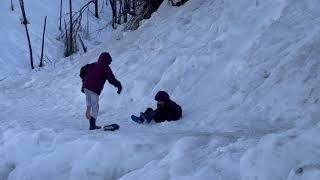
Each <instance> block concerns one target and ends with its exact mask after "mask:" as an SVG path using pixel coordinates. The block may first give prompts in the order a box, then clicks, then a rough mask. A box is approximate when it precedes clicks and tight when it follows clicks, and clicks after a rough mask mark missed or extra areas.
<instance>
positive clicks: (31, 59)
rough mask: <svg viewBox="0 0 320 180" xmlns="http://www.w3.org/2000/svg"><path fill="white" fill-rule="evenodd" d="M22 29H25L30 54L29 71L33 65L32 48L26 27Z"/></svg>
mask: <svg viewBox="0 0 320 180" xmlns="http://www.w3.org/2000/svg"><path fill="white" fill-rule="evenodd" d="M24 27H25V29H26V33H27V38H28V45H29V52H30V65H31V69H34V65H33V55H32V47H31V41H30V36H29V31H28V26H27V25H26V24H25V25H24Z"/></svg>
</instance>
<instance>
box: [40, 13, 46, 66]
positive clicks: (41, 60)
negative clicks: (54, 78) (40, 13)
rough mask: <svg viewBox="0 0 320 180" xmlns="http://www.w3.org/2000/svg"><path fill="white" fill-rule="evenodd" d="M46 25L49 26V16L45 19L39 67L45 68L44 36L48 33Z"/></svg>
mask: <svg viewBox="0 0 320 180" xmlns="http://www.w3.org/2000/svg"><path fill="white" fill-rule="evenodd" d="M46 24H47V16H46V17H45V18H44V25H43V34H42V48H41V57H40V64H39V67H42V66H43V49H44V36H45V33H46Z"/></svg>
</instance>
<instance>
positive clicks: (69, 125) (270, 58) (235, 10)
mask: <svg viewBox="0 0 320 180" xmlns="http://www.w3.org/2000/svg"><path fill="white" fill-rule="evenodd" d="M57 4H58V3H57ZM319 5H320V2H319V1H317V0H305V1H296V0H265V1H259V0H256V1H250V0H242V1H237V2H235V1H231V0H192V1H191V0H190V1H188V2H187V3H186V4H185V5H184V6H182V7H179V8H177V7H171V6H169V5H168V4H167V3H163V4H162V6H161V7H160V9H159V11H158V12H156V13H155V14H154V15H153V16H152V18H151V19H149V20H145V21H143V23H142V25H141V27H140V28H139V29H138V30H137V31H134V32H117V34H113V35H112V36H109V38H106V42H105V43H104V44H103V45H101V46H99V47H97V48H96V49H92V50H90V52H89V53H87V54H84V55H82V56H74V57H73V58H72V59H63V60H60V61H57V63H55V64H54V65H53V64H51V65H48V66H46V67H45V68H44V69H41V70H40V71H36V72H31V73H26V74H25V75H20V76H8V77H7V78H6V79H5V80H3V81H1V82H0V86H1V89H0V101H1V103H0V109H1V113H0V123H1V126H0V130H1V131H0V132H1V133H0V147H1V148H0V159H1V161H0V179H10V180H15V179H19V180H20V179H35V180H37V179H159V180H160V179H175V180H176V179H183V180H185V179H221V180H222V179H223V180H240V179H242V180H271V179H272V180H297V179H303V180H315V179H319V174H320V173H319V164H320V162H319V161H320V158H319V152H318V149H319V141H318V140H317V138H316V137H318V136H319V135H320V133H319V130H320V128H319V115H320V111H319V92H320V91H319V84H320V78H319V72H320V71H319V70H320V61H319V57H320V56H319V55H320V50H319V47H320V25H319V24H320V11H319V10H318V8H317V7H319ZM0 15H1V18H2V17H6V16H7V14H6V13H3V12H2V11H1V13H0ZM52 31H54V30H52ZM21 39H23V37H21ZM8 41H10V43H11V44H14V42H11V40H8ZM6 43H7V42H4V43H2V42H1V44H0V45H1V46H3V45H4V44H6ZM19 45H21V44H19ZM11 47H15V46H14V45H11ZM55 47H56V46H55ZM102 51H109V52H110V53H111V55H112V57H113V63H112V65H111V67H112V69H113V70H114V73H115V75H116V77H118V78H119V80H120V81H121V82H122V84H123V87H124V89H123V92H122V94H121V95H117V94H116V89H115V88H114V87H111V86H110V85H106V86H105V90H104V92H103V94H102V96H101V100H100V107H101V108H100V109H101V110H100V117H99V120H98V123H99V124H107V123H111V122H112V123H114V122H116V123H119V124H120V126H121V129H120V130H119V131H116V132H113V133H110V132H102V131H95V132H89V131H88V130H87V128H88V122H86V120H85V118H84V109H85V103H84V96H83V94H82V93H81V92H80V87H81V82H80V79H79V77H78V73H79V69H80V67H81V66H82V65H84V64H86V63H88V62H92V61H95V60H96V59H97V57H98V56H99V54H100V53H101V52H102ZM2 52H4V51H3V50H2V49H1V56H0V58H1V59H6V57H7V56H6V55H3V54H2ZM24 56H25V58H27V57H28V55H24ZM8 63H9V62H8ZM17 68H21V69H23V68H24V67H17ZM4 72H5V74H10V72H9V71H4ZM160 89H161V90H166V91H168V92H169V93H170V95H171V96H172V99H174V100H176V101H177V102H178V103H179V104H181V105H182V107H183V110H184V117H183V119H182V120H181V121H178V122H170V123H169V122H165V123H161V124H151V125H138V124H135V123H133V122H131V121H130V120H129V117H130V115H131V114H132V113H135V114H138V113H139V112H140V111H143V110H144V108H146V107H147V106H153V107H154V106H155V102H154V101H153V96H154V95H155V93H156V92H157V91H158V90H160ZM301 168H302V171H300V170H301Z"/></svg>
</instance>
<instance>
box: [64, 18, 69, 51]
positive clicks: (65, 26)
mask: <svg viewBox="0 0 320 180" xmlns="http://www.w3.org/2000/svg"><path fill="white" fill-rule="evenodd" d="M64 29H65V31H66V41H65V43H66V51H65V55H64V56H65V57H67V56H69V52H68V51H69V39H68V29H67V23H66V20H64Z"/></svg>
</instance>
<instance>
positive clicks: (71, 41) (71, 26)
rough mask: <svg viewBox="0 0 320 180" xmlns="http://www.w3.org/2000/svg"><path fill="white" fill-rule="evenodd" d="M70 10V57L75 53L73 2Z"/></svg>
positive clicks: (70, 3)
mask: <svg viewBox="0 0 320 180" xmlns="http://www.w3.org/2000/svg"><path fill="white" fill-rule="evenodd" d="M69 9H70V22H69V23H70V31H69V32H70V33H69V36H70V37H69V39H70V44H69V48H70V49H69V53H68V56H69V55H70V54H72V53H73V22H72V0H69Z"/></svg>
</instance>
